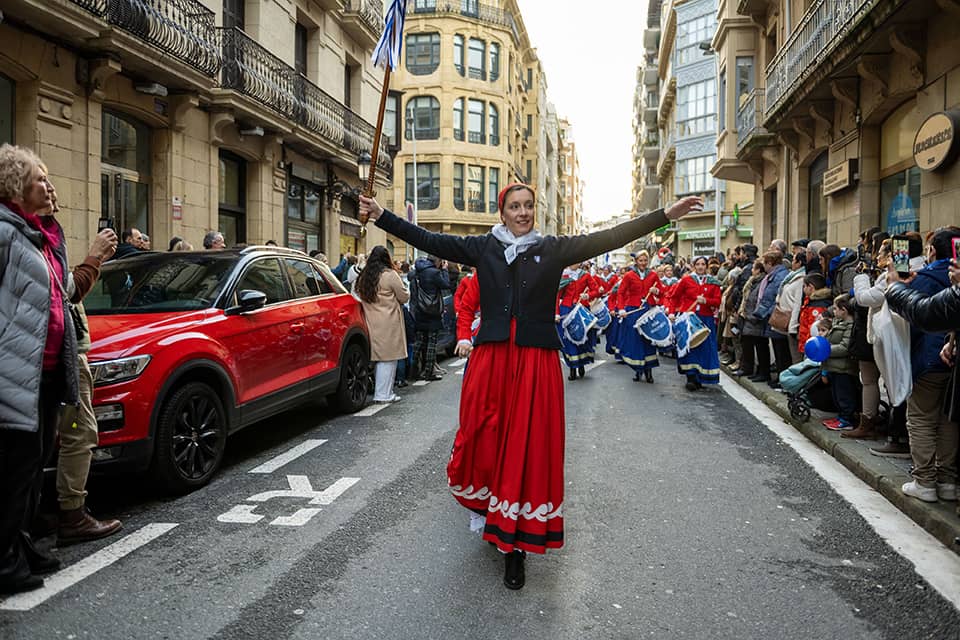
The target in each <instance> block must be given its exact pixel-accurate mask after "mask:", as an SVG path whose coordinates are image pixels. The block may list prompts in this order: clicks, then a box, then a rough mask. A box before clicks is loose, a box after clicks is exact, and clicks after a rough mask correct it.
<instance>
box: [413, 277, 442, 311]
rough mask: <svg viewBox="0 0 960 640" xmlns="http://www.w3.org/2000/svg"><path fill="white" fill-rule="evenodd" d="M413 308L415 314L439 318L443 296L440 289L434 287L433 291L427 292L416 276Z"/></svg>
mask: <svg viewBox="0 0 960 640" xmlns="http://www.w3.org/2000/svg"><path fill="white" fill-rule="evenodd" d="M415 308H416V312H417V314H419V315H421V316H424V317H430V318H439V317H441V316H443V296H441V295H440V290H439V289H434V291H433V293H427V292H426V291H425V290H424V288H423V286H422V284H421V283H420V278H419V277H418V278H417V291H416V298H415Z"/></svg>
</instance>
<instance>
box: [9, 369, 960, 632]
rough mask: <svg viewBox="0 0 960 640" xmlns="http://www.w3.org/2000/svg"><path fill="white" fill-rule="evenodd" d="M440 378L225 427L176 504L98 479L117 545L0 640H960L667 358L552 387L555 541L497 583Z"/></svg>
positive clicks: (722, 404) (857, 530) (820, 496)
mask: <svg viewBox="0 0 960 640" xmlns="http://www.w3.org/2000/svg"><path fill="white" fill-rule="evenodd" d="M451 364H452V361H448V362H447V363H446V366H448V367H449V374H448V375H447V376H446V378H445V379H444V380H443V381H441V382H433V383H430V384H429V385H427V386H423V387H411V388H409V389H406V390H405V393H404V394H403V395H404V400H403V401H402V402H400V403H398V404H395V405H391V406H389V407H387V408H385V409H383V410H382V411H380V412H379V413H376V414H375V415H372V416H340V415H337V414H335V413H333V412H332V411H331V410H328V409H326V408H325V407H323V406H322V405H321V406H317V407H309V408H306V409H302V410H299V411H296V412H291V413H289V414H286V415H284V416H281V417H279V418H277V419H274V420H271V421H269V422H267V423H263V424H260V425H257V426H255V427H252V428H250V429H248V430H246V431H245V432H243V433H241V434H238V436H236V437H235V438H234V439H232V440H231V441H230V443H229V445H228V454H227V455H228V458H227V466H226V468H225V469H224V470H223V471H222V472H221V473H220V474H219V476H218V477H217V478H216V479H215V481H214V482H213V483H212V484H211V485H209V486H208V487H206V488H204V489H202V490H200V491H197V492H195V493H193V494H190V495H188V496H184V497H179V498H175V499H171V498H165V497H163V496H159V495H157V494H156V493H155V492H154V491H153V490H152V489H151V487H150V486H149V485H148V484H147V483H144V482H142V481H137V480H136V479H131V478H98V479H96V480H95V481H94V482H93V483H92V486H91V497H90V504H91V506H92V507H93V508H94V509H95V510H96V512H97V513H98V514H99V515H102V516H107V515H112V516H117V517H121V518H123V520H124V524H125V528H124V531H123V533H122V534H119V535H118V536H115V537H114V538H111V539H108V540H105V541H101V542H98V543H89V544H85V545H79V546H75V547H69V548H66V549H63V550H61V551H60V555H61V557H62V558H63V559H64V560H65V564H66V565H67V570H66V571H64V572H61V573H62V574H64V578H63V579H64V580H66V578H67V577H68V576H67V574H69V573H70V571H71V570H73V571H74V572H78V571H80V570H82V569H87V571H86V572H87V573H89V575H87V576H86V577H84V578H83V579H80V580H79V581H77V582H75V583H72V584H70V585H69V586H66V587H65V588H64V589H63V590H62V591H60V592H59V593H56V594H53V595H51V596H50V597H49V598H47V599H46V600H44V601H42V602H38V603H34V605H33V606H32V608H29V609H28V610H22V611H12V610H4V609H5V607H6V609H10V608H11V601H10V600H7V601H0V638H3V639H4V640H20V639H24V640H26V639H29V640H37V639H47V638H51V639H53V638H58V639H68V640H70V639H74V638H178V639H183V638H189V639H192V638H222V639H230V640H233V639H238V638H258V639H259V638H271V639H272V638H276V639H286V638H296V639H307V638H310V639H313V638H324V639H335V638H350V639H361V638H399V639H406V638H511V637H518V638H525V639H531V640H532V639H537V638H544V639H549V640H557V639H560V638H603V639H607V638H644V637H650V638H709V639H721V638H737V639H741V638H763V639H769V638H777V639H786V638H811V639H813V638H815V639H817V640H821V639H823V638H857V639H860V638H863V639H868V638H890V639H896V640H903V639H906V638H909V639H911V640H912V639H919V638H936V639H938V640H940V639H952V638H958V637H960V614H958V611H957V610H956V609H955V608H954V607H953V606H952V605H951V604H950V603H948V602H947V601H946V600H944V599H943V598H942V597H941V596H940V595H939V594H938V593H937V592H936V591H934V590H933V589H932V588H931V587H930V586H929V585H928V584H927V583H926V582H925V581H924V579H923V578H921V577H920V576H919V575H917V573H916V572H915V571H914V569H913V566H912V565H911V564H910V563H909V562H908V561H907V560H905V559H904V558H903V557H901V556H900V555H898V554H897V553H896V552H895V551H894V550H893V549H892V548H891V547H890V546H889V545H888V544H887V543H886V542H884V541H883V540H882V539H881V538H880V537H879V536H878V535H877V534H876V533H875V532H874V531H873V529H871V528H870V527H869V526H868V524H867V523H866V521H865V520H864V519H863V518H862V517H861V516H860V515H858V513H857V512H856V511H855V510H854V509H853V508H852V507H851V506H850V505H849V504H848V503H847V502H846V501H844V500H843V499H841V498H840V497H839V496H838V495H837V493H836V492H835V491H834V490H833V489H832V488H831V486H829V485H828V484H827V483H826V482H825V481H824V480H822V479H821V478H820V476H818V475H817V474H816V473H815V472H814V470H813V469H812V468H811V467H810V466H808V465H807V464H806V463H805V462H803V461H802V460H801V459H800V458H799V457H798V456H797V454H796V453H795V452H794V451H793V450H792V449H790V448H789V447H788V446H786V445H784V444H783V443H782V442H781V441H780V440H778V439H777V438H776V437H775V436H774V435H773V434H772V433H771V432H770V431H768V430H767V429H766V428H764V426H763V425H761V424H760V423H759V422H758V421H757V419H756V418H754V417H753V416H752V415H751V414H750V413H748V412H747V411H746V410H744V408H743V407H741V406H740V405H739V404H737V403H736V402H735V401H733V400H732V399H731V398H729V397H728V396H727V395H726V394H725V393H724V392H723V391H722V390H720V389H710V390H706V391H703V392H698V393H696V394H690V393H688V392H686V391H684V389H683V387H682V379H681V378H680V377H679V376H678V375H676V373H675V372H674V371H673V370H672V369H671V367H672V365H673V361H671V360H665V361H664V362H663V364H664V366H663V367H661V369H660V370H659V371H658V372H657V380H656V384H654V385H648V384H645V383H642V382H641V383H636V382H633V381H632V380H631V374H630V372H629V371H628V370H627V369H626V368H625V367H623V366H616V365H614V364H612V363H607V364H604V365H602V366H599V367H597V368H595V369H593V370H592V371H590V372H589V373H588V377H587V378H586V379H584V380H578V381H576V382H567V383H566V384H567V459H566V468H567V495H566V504H565V506H564V512H565V514H564V515H565V522H566V527H567V529H566V541H567V544H566V546H565V547H564V548H563V549H561V550H559V551H557V552H550V553H548V554H547V555H546V556H531V557H530V558H529V559H528V560H527V584H526V587H525V588H524V589H523V590H521V591H516V592H515V591H509V590H507V589H505V588H504V587H503V586H502V583H501V578H502V571H503V560H502V558H501V556H500V555H499V554H498V553H497V552H496V551H495V550H494V549H493V548H491V547H490V546H489V545H487V544H486V543H482V542H481V541H480V539H479V537H478V536H476V535H475V534H471V533H470V532H469V530H468V527H467V522H468V517H467V513H466V512H465V511H464V510H463V509H462V508H460V507H459V506H458V505H457V504H456V503H455V501H454V500H453V499H452V498H451V497H450V496H449V493H448V491H447V488H446V476H445V472H444V471H445V465H446V461H447V457H448V455H449V451H450V446H451V443H452V440H453V435H454V432H455V427H456V422H457V402H458V397H459V385H460V381H461V380H462V377H461V376H459V375H457V374H456V370H457V369H458V368H459V367H457V368H454V367H452V366H450V365H451ZM318 440H325V441H326V442H324V443H322V444H316V443H315V442H310V441H318ZM301 444H302V445H303V448H304V449H306V448H309V447H312V448H310V449H309V451H306V452H305V453H303V454H302V455H300V456H299V457H297V458H295V459H293V460H291V461H289V462H287V463H286V464H284V465H283V466H280V467H279V468H277V469H275V470H270V471H269V472H267V473H251V470H254V469H256V468H258V467H260V465H263V464H265V463H269V462H270V461H271V460H273V459H274V458H275V457H276V456H278V455H280V454H283V453H285V452H287V451H289V450H290V449H292V448H293V447H295V446H296V445H301ZM260 470H261V471H263V469H262V468H261V469H260ZM268 470H269V469H268ZM291 477H292V478H291ZM304 478H305V479H304ZM305 482H306V483H307V485H308V486H307V485H305V484H304V483H305ZM271 491H274V492H280V491H288V492H293V493H296V494H297V495H298V496H299V497H284V496H283V495H282V494H274V495H273V497H271V496H270V495H266V496H264V495H258V494H264V492H271ZM253 497H257V498H258V500H259V501H255V500H251V498H253ZM311 502H312V504H310V503H311ZM258 516H259V518H258ZM225 520H226V521H225ZM238 520H247V522H238ZM254 520H256V521H255V522H254ZM161 523H165V524H166V525H167V526H166V527H159V526H158V525H159V524H161ZM172 525H176V526H172ZM151 531H153V532H154V534H153V535H156V537H155V538H154V539H152V540H150V541H149V542H145V544H142V546H138V544H137V543H136V541H137V540H138V539H137V537H136V536H137V535H138V534H139V535H141V536H144V535H146V533H149V532H151ZM124 540H127V541H128V544H127V546H128V547H129V548H126V549H123V548H119V549H118V547H117V546H116V545H117V544H120V545H121V546H122V544H123V542H124ZM104 549H108V550H109V551H108V552H104V551H101V550H104ZM121 551H125V552H126V555H123V556H122V557H119V559H116V560H115V561H114V562H112V563H110V562H108V560H104V561H103V562H102V563H99V564H97V562H98V561H99V560H100V559H102V558H103V557H104V556H105V554H106V553H110V554H111V556H112V557H115V556H117V555H120V552H121ZM98 552H99V553H98ZM101 565H104V566H101ZM48 582H56V580H51V581H48ZM67 582H69V580H67ZM20 604H21V605H23V602H22V601H21V602H20ZM28 604H29V603H28ZM20 608H26V605H23V606H21V607H20Z"/></svg>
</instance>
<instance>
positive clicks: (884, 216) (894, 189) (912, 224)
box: [880, 100, 923, 235]
mask: <svg viewBox="0 0 960 640" xmlns="http://www.w3.org/2000/svg"><path fill="white" fill-rule="evenodd" d="M922 124H923V119H922V118H921V117H920V112H919V111H917V106H916V101H915V100H910V101H908V102H907V103H906V104H904V105H903V106H901V107H900V108H899V109H897V110H896V111H894V112H893V113H891V114H890V115H889V116H887V119H886V120H885V121H884V123H883V125H882V126H881V128H880V228H881V229H883V230H884V231H886V232H887V233H889V234H890V235H896V234H898V233H906V232H908V231H918V230H919V229H920V216H919V213H920V168H919V167H917V165H916V162H914V160H913V136H914V134H915V133H916V132H917V130H918V129H919V128H920V126H921V125H922Z"/></svg>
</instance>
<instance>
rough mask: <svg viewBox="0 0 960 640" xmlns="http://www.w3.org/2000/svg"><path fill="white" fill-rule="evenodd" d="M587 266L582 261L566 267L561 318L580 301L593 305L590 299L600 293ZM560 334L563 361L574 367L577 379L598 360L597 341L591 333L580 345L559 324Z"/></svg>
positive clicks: (572, 375)
mask: <svg viewBox="0 0 960 640" xmlns="http://www.w3.org/2000/svg"><path fill="white" fill-rule="evenodd" d="M585 266H586V265H583V264H579V265H574V266H571V267H569V268H567V269H564V271H563V275H562V276H561V278H560V295H559V299H558V300H557V318H559V319H560V320H562V319H563V318H565V317H566V316H567V314H568V313H570V312H571V311H573V310H574V308H575V307H576V306H577V305H578V304H582V305H583V306H585V307H589V306H590V301H591V300H593V299H595V298H596V297H597V295H598V294H599V289H598V288H597V286H596V282H595V281H594V279H593V276H591V275H590V272H589V271H588V270H587V269H584V267H585ZM557 335H558V336H559V337H560V353H561V354H563V361H564V362H566V363H567V367H569V368H570V375H569V376H568V377H567V379H568V380H576V379H577V375H578V374H579V375H580V377H581V378H582V377H583V376H584V374H585V373H586V369H585V368H584V367H586V365H588V364H590V363H592V362H593V361H594V357H595V354H594V351H593V349H594V341H593V339H592V338H591V337H590V336H588V337H587V340H586V342H583V343H581V344H577V343H575V342H573V341H571V340H570V339H568V338H567V336H566V335H564V332H563V327H562V326H561V325H560V324H557Z"/></svg>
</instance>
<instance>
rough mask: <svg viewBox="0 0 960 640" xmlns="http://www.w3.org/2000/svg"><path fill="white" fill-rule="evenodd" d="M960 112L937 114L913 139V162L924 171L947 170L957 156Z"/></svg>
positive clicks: (931, 117)
mask: <svg viewBox="0 0 960 640" xmlns="http://www.w3.org/2000/svg"><path fill="white" fill-rule="evenodd" d="M958 126H960V111H957V110H951V111H941V112H940V113H935V114H933V115H932V116H930V117H929V118H927V119H926V120H924V122H923V124H922V125H920V130H919V131H917V136H916V137H915V138H914V139H913V160H914V162H916V163H917V166H918V167H919V168H920V169H922V170H923V171H936V170H938V169H942V168H945V167H946V166H948V165H949V164H950V163H952V162H953V160H954V159H955V158H956V156H957V147H958V143H957V128H958Z"/></svg>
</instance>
